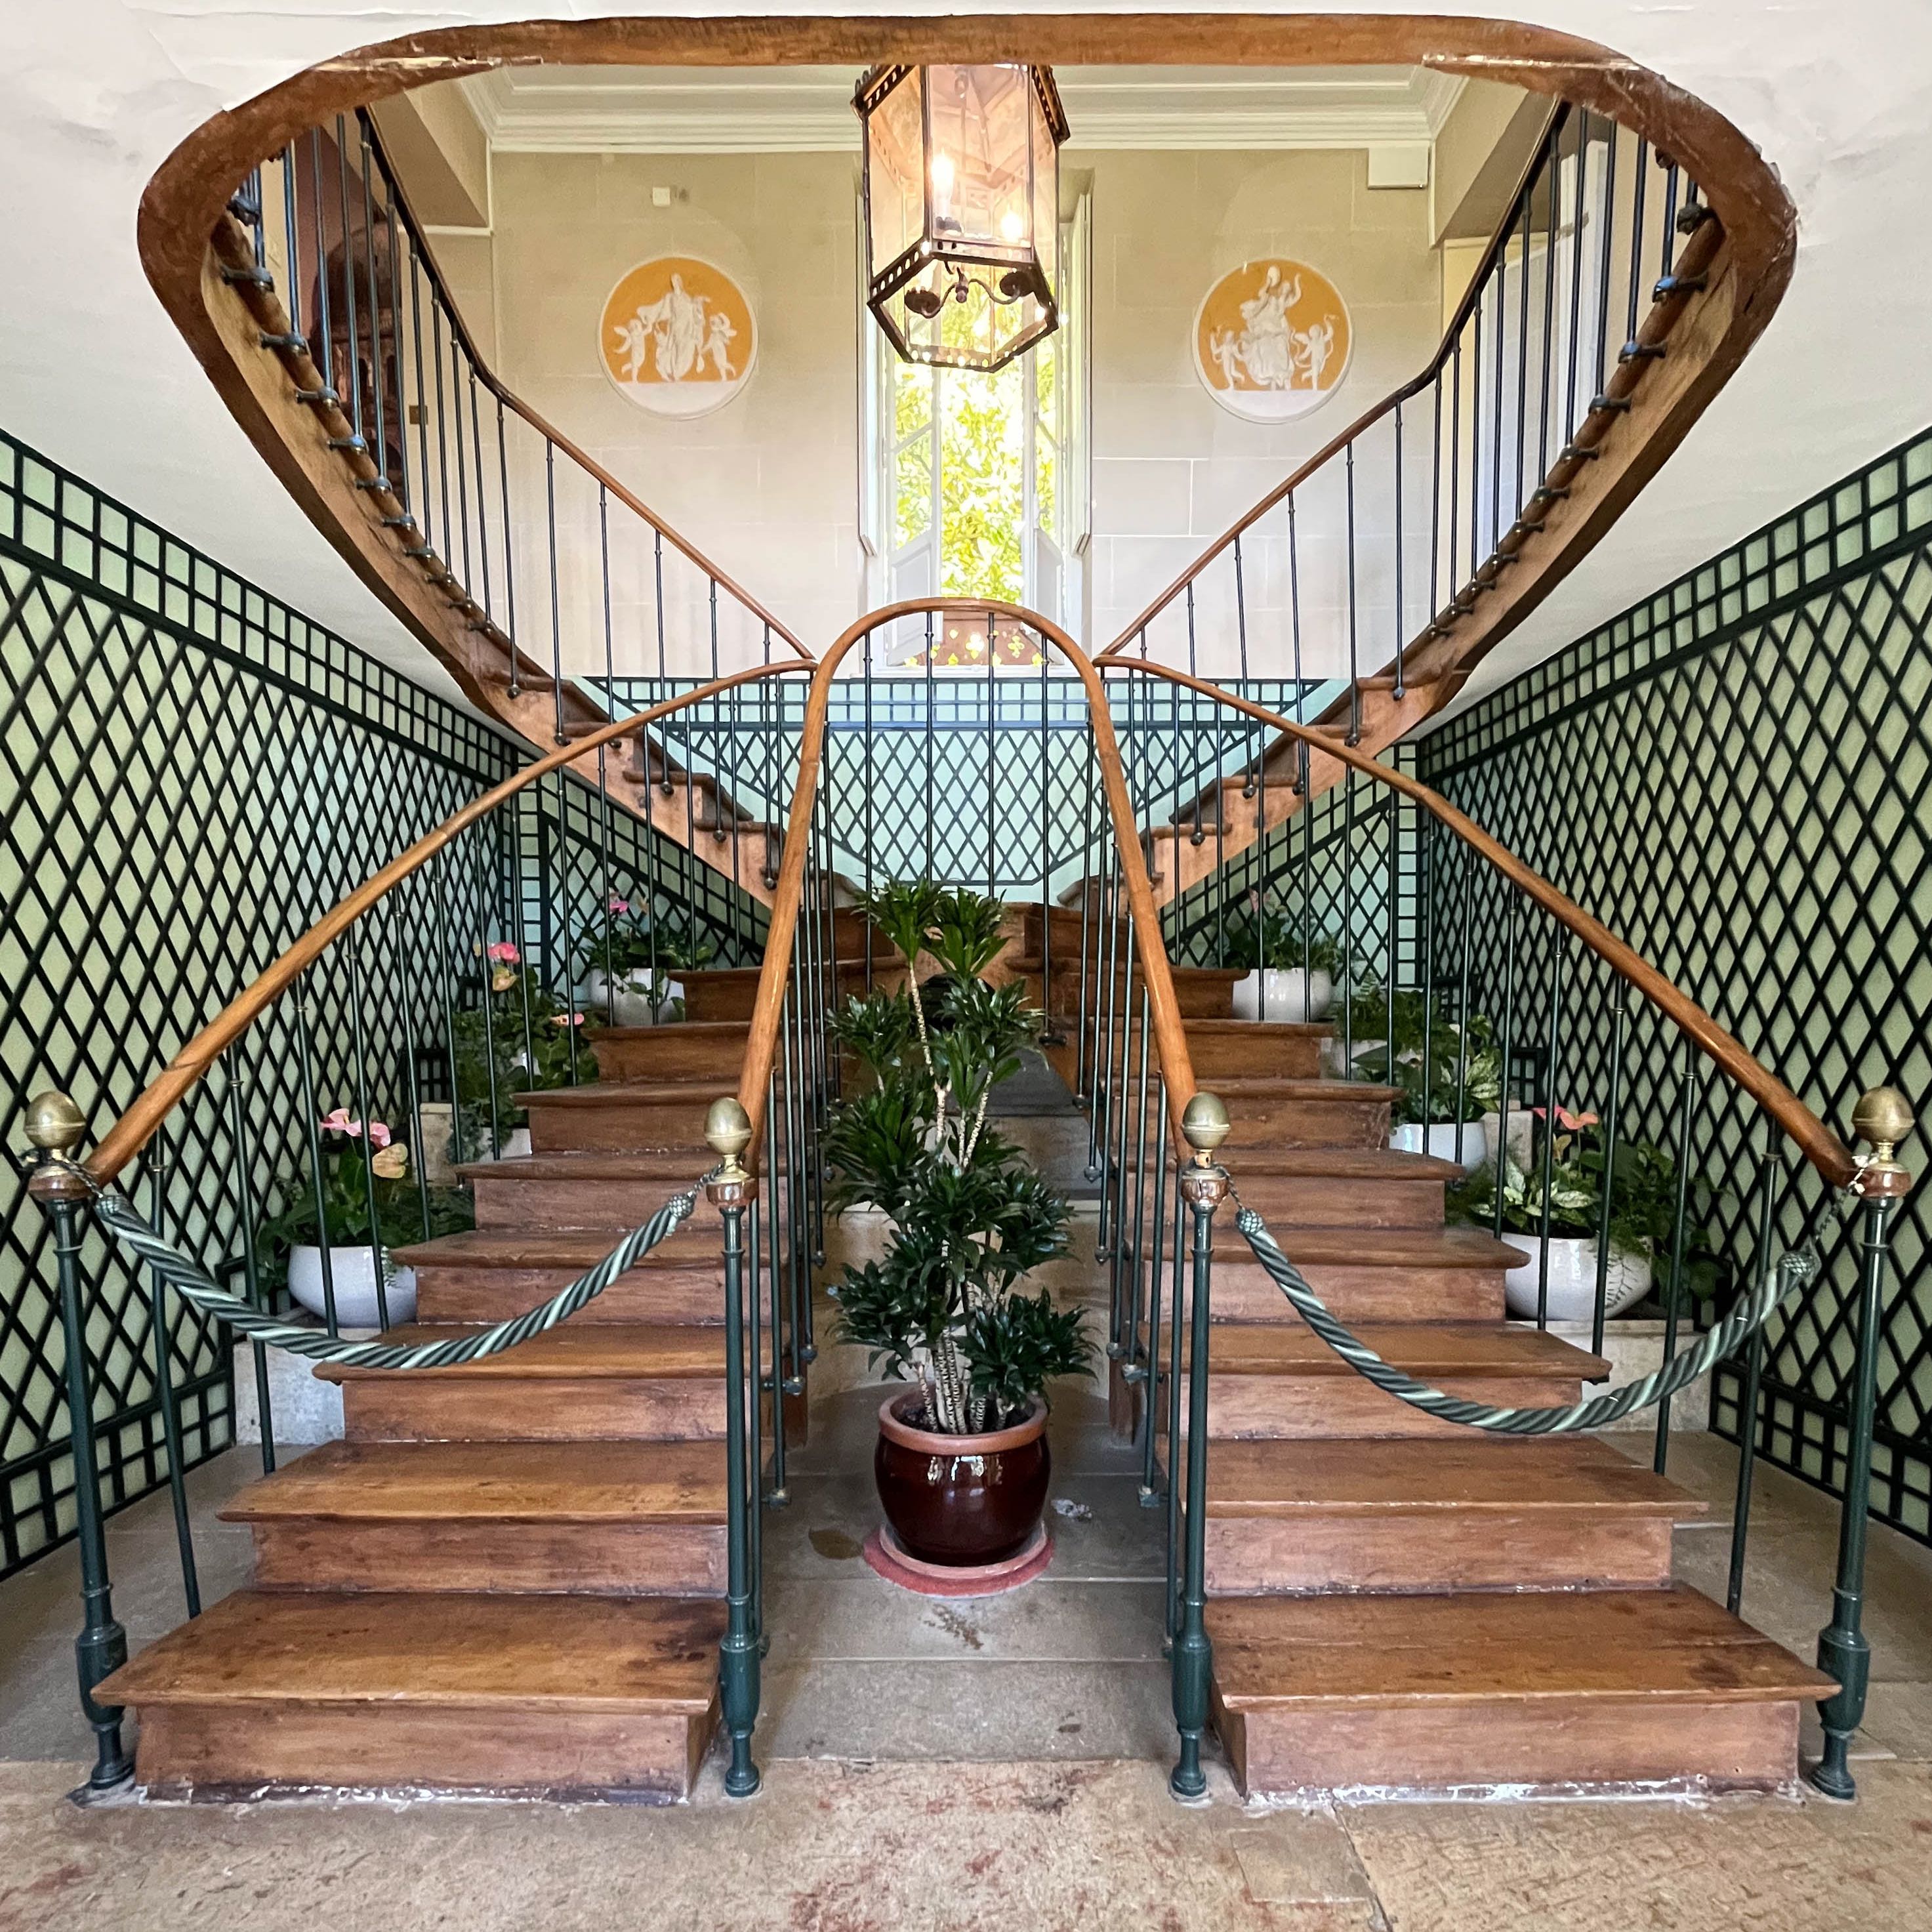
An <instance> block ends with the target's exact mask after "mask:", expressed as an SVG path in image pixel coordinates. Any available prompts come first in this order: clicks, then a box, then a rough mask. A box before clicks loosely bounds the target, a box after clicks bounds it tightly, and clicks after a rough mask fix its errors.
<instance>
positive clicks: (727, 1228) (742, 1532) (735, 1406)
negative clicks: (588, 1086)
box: [704, 1094, 759, 1798]
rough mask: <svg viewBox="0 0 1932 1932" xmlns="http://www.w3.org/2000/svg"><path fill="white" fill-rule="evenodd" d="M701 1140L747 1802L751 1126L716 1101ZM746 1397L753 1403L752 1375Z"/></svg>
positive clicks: (736, 1717) (751, 1784)
mask: <svg viewBox="0 0 1932 1932" xmlns="http://www.w3.org/2000/svg"><path fill="white" fill-rule="evenodd" d="M704 1138H705V1139H706V1141H707V1142H709V1144H710V1146H711V1150H712V1152H713V1153H714V1154H716V1155H718V1157H719V1160H720V1162H721V1166H720V1167H719V1169H718V1173H717V1175H716V1178H715V1179H713V1180H712V1181H709V1182H707V1183H706V1186H705V1190H704V1191H705V1194H706V1197H707V1198H708V1199H709V1201H710V1202H711V1205H712V1206H713V1207H714V1208H716V1209H717V1210H718V1212H719V1214H721V1216H722V1217H723V1218H724V1484H725V1489H726V1491H727V1499H726V1511H727V1526H726V1530H725V1570H726V1581H725V1602H726V1616H727V1622H726V1625H725V1631H724V1637H722V1638H721V1640H719V1643H718V1691H719V1696H720V1700H721V1703H722V1704H723V1706H724V1728H725V1730H727V1732H728V1733H730V1739H731V1763H730V1767H729V1768H728V1769H727V1770H726V1772H725V1774H724V1790H725V1792H726V1793H727V1795H728V1796H730V1797H733V1798H748V1797H750V1796H751V1794H752V1793H754V1791H756V1790H757V1788H758V1768H757V1766H756V1765H754V1763H752V1762H751V1731H752V1728H753V1727H754V1725H755V1724H757V1721H758V1665H759V1641H758V1631H757V1625H756V1620H755V1618H754V1607H753V1601H752V1581H751V1523H750V1516H751V1511H752V1509H753V1508H755V1507H756V1506H757V1491H756V1488H755V1486H754V1485H753V1484H751V1483H749V1482H748V1479H747V1476H746V1472H745V1461H746V1457H745V1394H746V1389H745V1310H744V1289H745V1248H744V1235H745V1229H744V1220H745V1203H746V1200H747V1199H748V1196H749V1194H750V1191H751V1176H750V1175H749V1174H748V1173H747V1172H745V1169H744V1168H743V1167H742V1166H740V1165H739V1159H738V1157H739V1155H740V1154H742V1153H743V1152H744V1151H745V1148H748V1146H749V1145H751V1120H750V1118H749V1116H748V1115H746V1113H745V1109H744V1108H743V1107H742V1106H741V1105H740V1104H739V1102H738V1101H737V1100H736V1099H734V1098H733V1097H731V1096H730V1095H728V1094H727V1096H725V1097H724V1098H723V1099H721V1100H715V1101H713V1102H712V1105H711V1112H710V1113H709V1116H708V1117H707V1118H706V1121H705V1123H704ZM750 1393H751V1400H753V1401H754V1402H755V1401H756V1400H757V1379H756V1375H755V1372H754V1376H753V1379H752V1384H751V1391H750Z"/></svg>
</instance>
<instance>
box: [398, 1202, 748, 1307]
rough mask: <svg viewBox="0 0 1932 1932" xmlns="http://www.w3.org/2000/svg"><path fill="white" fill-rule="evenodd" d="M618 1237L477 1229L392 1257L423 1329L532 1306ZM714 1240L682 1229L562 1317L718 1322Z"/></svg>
mask: <svg viewBox="0 0 1932 1932" xmlns="http://www.w3.org/2000/svg"><path fill="white" fill-rule="evenodd" d="M625 1232H628V1231H627V1230H625V1229H619V1228H536V1229H511V1228H478V1229H469V1230H467V1231H466V1232H463V1233H462V1234H460V1235H443V1236H441V1237H440V1238H438V1239H437V1240H435V1241H423V1242H419V1243H418V1244H416V1246H415V1247H410V1248H398V1249H397V1250H395V1260H396V1261H397V1262H398V1263H399V1264H401V1265H402V1266H404V1267H405V1268H414V1269H415V1270H416V1319H418V1320H419V1321H420V1322H428V1323H429V1324H431V1325H432V1326H434V1325H437V1324H439V1323H449V1322H455V1323H464V1322H507V1321H509V1320H511V1319H512V1318H514V1316H519V1315H521V1314H523V1313H526V1311H527V1310H530V1309H532V1308H535V1307H539V1306H540V1305H541V1304H543V1303H544V1302H546V1301H548V1300H549V1299H550V1297H551V1296H552V1295H555V1294H556V1293H557V1292H559V1290H560V1289H565V1288H568V1286H570V1284H571V1283H572V1282H574V1280H577V1277H579V1276H580V1275H582V1274H586V1272H588V1271H589V1270H590V1269H592V1268H595V1266H596V1265H597V1264H598V1262H600V1261H601V1260H602V1259H604V1256H606V1255H607V1254H608V1253H610V1250H612V1249H613V1247H616V1244H617V1243H618V1242H619V1241H620V1240H621V1239H622V1238H623V1235H625ZM721 1241H722V1237H721V1235H720V1234H719V1232H718V1229H717V1228H716V1226H715V1225H704V1226H695V1227H694V1226H692V1225H691V1223H690V1222H686V1223H685V1225H684V1226H682V1227H681V1228H679V1229H678V1230H677V1231H676V1232H675V1233H674V1234H673V1235H670V1236H668V1237H667V1238H666V1239H665V1240H664V1241H661V1242H660V1243H659V1244H658V1246H657V1247H655V1248H653V1249H652V1250H651V1252H650V1253H649V1254H648V1255H646V1256H644V1258H643V1260H642V1261H640V1262H639V1263H638V1264H637V1266H636V1267H635V1268H632V1269H631V1270H630V1271H628V1273H627V1274H621V1275H619V1277H617V1279H616V1280H615V1281H613V1283H611V1284H610V1286H609V1287H608V1288H607V1289H605V1290H604V1292H603V1293H602V1294H601V1295H599V1296H598V1298H596V1300H595V1301H592V1302H590V1303H589V1304H586V1306H585V1307H583V1308H582V1309H580V1310H579V1311H578V1312H577V1313H576V1314H575V1315H573V1316H571V1326H572V1327H573V1328H581V1327H583V1326H584V1325H586V1324H587V1325H592V1326H598V1325H602V1324H603V1323H605V1322H655V1323H658V1324H661V1325H667V1326H677V1325H682V1324H684V1323H685V1322H700V1323H712V1322H722V1321H723V1320H724V1261H723V1251H722V1247H721Z"/></svg>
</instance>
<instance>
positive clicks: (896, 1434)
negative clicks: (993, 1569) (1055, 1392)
mask: <svg viewBox="0 0 1932 1932" xmlns="http://www.w3.org/2000/svg"><path fill="white" fill-rule="evenodd" d="M925 1401H926V1398H925V1397H924V1396H923V1394H921V1393H920V1392H919V1391H918V1390H916V1389H913V1390H908V1391H906V1392H905V1393H904V1394H901V1395H896V1396H894V1397H892V1399H891V1400H889V1401H888V1402H886V1403H882V1404H881V1405H880V1409H879V1447H878V1451H877V1454H876V1455H875V1456H874V1457H873V1459H872V1474H873V1475H874V1478H875V1479H876V1480H877V1483H878V1486H879V1501H880V1503H881V1504H882V1505H883V1506H884V1508H885V1512H886V1522H887V1523H889V1524H890V1525H891V1526H892V1534H893V1535H895V1536H896V1537H897V1538H898V1540H899V1544H900V1546H901V1548H903V1549H904V1550H905V1551H906V1553H907V1555H909V1556H916V1557H917V1558H918V1559H919V1561H920V1562H922V1563H940V1564H950V1565H960V1566H962V1567H964V1566H966V1565H974V1564H980V1563H998V1562H1004V1560H1005V1559H1007V1557H1009V1556H1017V1555H1018V1554H1019V1552H1020V1551H1021V1550H1024V1549H1025V1547H1026V1545H1027V1542H1028V1539H1029V1538H1031V1536H1032V1535H1033V1533H1034V1529H1036V1528H1037V1526H1038V1525H1039V1523H1040V1512H1041V1511H1043V1510H1044V1509H1045V1508H1046V1492H1047V1486H1048V1484H1049V1481H1051V1479H1052V1475H1053V1458H1052V1454H1050V1452H1049V1450H1048V1448H1047V1446H1046V1403H1045V1401H1044V1400H1042V1398H1041V1397H1039V1396H1035V1397H1034V1399H1033V1402H1032V1404H1031V1407H1030V1409H1029V1410H1028V1414H1027V1418H1026V1420H1025V1421H1023V1422H1019V1423H1016V1424H1014V1426H1013V1427H1012V1428H1010V1429H998V1430H993V1431H992V1433H990V1434H988V1435H985V1436H942V1435H939V1434H937V1433H935V1432H934V1431H933V1430H928V1429H916V1428H914V1427H913V1425H912V1424H910V1423H909V1422H907V1421H905V1420H904V1416H903V1415H901V1413H900V1412H901V1411H909V1412H914V1413H916V1412H918V1411H919V1409H922V1407H923V1406H925Z"/></svg>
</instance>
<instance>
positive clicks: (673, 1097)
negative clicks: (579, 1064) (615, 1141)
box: [511, 1080, 719, 1112]
mask: <svg viewBox="0 0 1932 1932" xmlns="http://www.w3.org/2000/svg"><path fill="white" fill-rule="evenodd" d="M718 1092H719V1088H718V1082H716V1081H715V1080H592V1081H586V1082H585V1083H584V1084H583V1085H582V1086H580V1087H549V1088H544V1089H543V1090H542V1091H541V1092H539V1093H535V1094H517V1095H516V1096H515V1097H514V1100H513V1101H512V1103H511V1104H512V1105H513V1106H518V1107H532V1106H535V1107H555V1108H558V1109H561V1110H562V1111H564V1112H574V1111H576V1110H577V1109H596V1108H599V1107H639V1106H652V1105H653V1104H655V1105H658V1106H666V1107H677V1106H706V1107H708V1106H709V1105H710V1104H711V1103H712V1101H713V1100H716V1099H717V1098H718Z"/></svg>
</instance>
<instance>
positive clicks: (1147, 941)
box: [738, 597, 1196, 1169]
mask: <svg viewBox="0 0 1932 1932" xmlns="http://www.w3.org/2000/svg"><path fill="white" fill-rule="evenodd" d="M926 611H935V612H939V611H961V612H964V611H971V613H973V615H974V616H975V617H978V618H985V617H987V616H993V617H998V618H1004V619H1009V620H1010V621H1012V622H1015V623H1018V624H1020V625H1024V626H1025V628H1028V630H1031V631H1034V633H1036V634H1037V635H1038V636H1040V637H1042V638H1043V639H1045V640H1046V642H1047V643H1049V644H1050V645H1052V647H1053V649H1055V650H1057V651H1058V652H1060V654H1061V655H1062V656H1063V657H1064V658H1066V660H1067V662H1068V663H1069V664H1071V665H1073V667H1074V670H1076V672H1077V673H1079V678H1080V682H1081V684H1082V688H1084V689H1085V692H1086V696H1087V709H1088V715H1089V716H1090V717H1091V719H1092V720H1093V725H1094V744H1095V747H1096V749H1097V754H1098V757H1099V760H1100V775H1101V782H1102V784H1103V786H1104V787H1105V789H1106V796H1107V808H1108V810H1109V812H1110V813H1111V814H1112V817H1113V820H1114V828H1115V845H1116V847H1118V850H1119V853H1120V856H1121V877H1122V882H1123V883H1124V885H1125V886H1126V887H1127V904H1128V907H1129V909H1130V910H1131V912H1132V913H1133V920H1134V935H1135V947H1136V951H1137V952H1138V953H1139V956H1140V962H1141V975H1142V983H1143V984H1144V985H1145V987H1146V989H1147V995H1148V1023H1149V1025H1150V1028H1151V1031H1152V1033H1153V1035H1154V1045H1155V1047H1156V1049H1157V1051H1158V1052H1159V1053H1160V1065H1161V1071H1162V1073H1163V1075H1164V1076H1166V1088H1167V1103H1168V1109H1169V1114H1170V1115H1171V1117H1172V1124H1173V1128H1174V1135H1175V1141H1174V1145H1175V1146H1176V1147H1177V1148H1178V1147H1181V1146H1183V1145H1185V1144H1186V1143H1185V1137H1184V1136H1183V1134H1182V1133H1181V1117H1182V1115H1184V1113H1185V1112H1186V1111H1187V1103H1188V1102H1189V1101H1190V1100H1192V1099H1193V1097H1194V1094H1195V1092H1196V1087H1195V1081H1194V1067H1193V1061H1192V1060H1191V1059H1190V1058H1189V1055H1188V1052H1187V1031H1186V1029H1185V1028H1184V1027H1183V1026H1182V1025H1181V1003H1180V1001H1179V999H1178V997H1177V996H1176V995H1175V989H1174V969H1173V968H1172V965H1171V964H1170V963H1169V960H1168V957H1167V953H1166V949H1165V947H1163V945H1162V944H1161V941H1160V912H1159V910H1158V908H1157V907H1156V906H1155V904H1154V885H1153V882H1152V880H1150V879H1149V877H1148V869H1147V855H1146V853H1145V852H1144V851H1142V848H1141V841H1140V832H1139V821H1138V820H1136V817H1135V816H1134V808H1133V796H1132V794H1131V793H1130V792H1129V791H1128V790H1127V773H1126V772H1125V770H1124V768H1123V766H1122V765H1121V748H1120V745H1119V742H1118V739H1116V738H1115V735H1114V721H1113V717H1112V713H1111V712H1110V711H1109V709H1108V706H1107V694H1106V687H1105V685H1103V683H1102V682H1101V679H1100V673H1099V672H1098V671H1097V670H1096V669H1095V668H1094V661H1093V660H1092V659H1091V658H1089V657H1088V655H1087V654H1086V652H1085V651H1083V650H1082V649H1081V648H1080V646H1079V645H1078V644H1076V643H1075V642H1074V641H1073V639H1072V638H1071V637H1069V636H1068V635H1067V633H1066V632H1065V631H1063V630H1062V629H1061V628H1060V626H1059V625H1058V624H1056V623H1055V622H1052V619H1049V618H1046V617H1043V616H1040V613H1038V612H1037V611H1035V610H1028V609H1026V608H1025V607H1024V606H1023V605H1022V604H1005V603H1001V602H1000V601H998V600H997V599H995V598H985V597H975V598H951V597H916V598H907V599H906V600H904V601H901V602H900V603H897V604H883V605H882V606H881V607H880V608H879V609H877V610H871V611H868V612H867V613H866V614H865V616H862V617H861V618H860V619H859V621H858V622H856V623H855V624H853V625H850V627H849V628H847V629H846V630H845V631H844V632H842V633H841V634H840V636H839V637H838V640H837V642H836V643H834V644H833V645H832V647H831V648H830V649H829V650H828V651H826V653H825V655H823V657H822V658H820V659H819V661H818V664H817V668H816V669H815V670H814V671H813V673H812V677H811V691H810V693H809V694H808V696H807V697H806V700H805V724H804V727H803V734H802V738H801V739H800V742H799V764H798V771H797V774H796V779H795V781H794V783H793V789H792V802H791V817H790V821H789V822H788V823H787V825H786V827H785V842H784V856H783V858H782V859H781V861H780V862H779V865H778V884H777V886H776V887H775V889H774V891H773V894H772V910H771V925H770V927H769V930H768V932H767V934H766V941H765V958H764V964H763V966H762V968H760V971H759V974H758V993H757V1004H756V1005H755V1006H754V1008H753V1010H752V1015H751V1033H750V1035H749V1037H748V1038H747V1040H746V1041H745V1058H744V1060H743V1061H742V1064H741V1066H740V1068H739V1079H738V1099H739V1103H740V1104H741V1105H742V1106H743V1108H744V1109H745V1112H746V1114H747V1115H749V1116H750V1118H751V1150H750V1152H749V1153H748V1154H747V1155H746V1157H745V1158H746V1160H747V1161H748V1163H751V1165H752V1166H754V1169H755V1157H756V1155H757V1151H758V1148H759V1146H760V1135H761V1133H762V1130H763V1121H764V1112H765V1096H766V1093H767V1091H769V1087H770V1084H771V1074H772V1060H773V1058H774V1056H775V1053H776V1051H777V1047H778V1029H779V1028H780V1026H781V1024H782V1022H783V1019H784V996H785V984H786V981H787V978H788V977H790V971H791V944H792V935H793V933H794V932H796V929H797V924H798V910H799V900H800V898H801V897H802V894H803V892H804V887H805V867H806V865H807V864H808V862H809V860H810V858H811V846H812V826H811V817H812V813H813V811H814V808H815V807H816V805H817V794H818V775H819V770H820V763H821V753H822V751H823V744H824V738H825V718H826V712H827V710H828V709H829V706H830V703H831V699H832V678H833V676H835V673H836V672H837V670H838V666H839V664H840V662H841V660H842V659H843V658H844V655H845V654H846V652H847V651H849V650H850V649H851V648H852V646H853V645H854V644H856V643H858V642H859V640H860V639H862V638H863V637H866V636H868V635H869V634H871V632H872V631H876V630H877V629H878V628H880V626H881V625H886V624H889V623H891V622H894V621H895V619H898V618H900V617H906V616H916V615H918V614H919V613H922V612H926Z"/></svg>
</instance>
